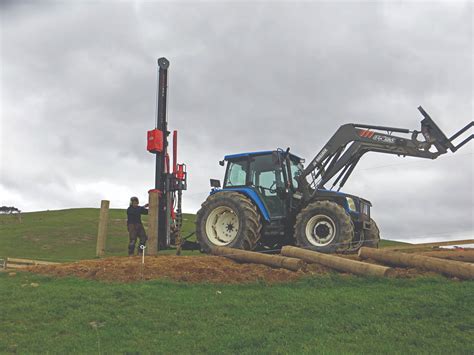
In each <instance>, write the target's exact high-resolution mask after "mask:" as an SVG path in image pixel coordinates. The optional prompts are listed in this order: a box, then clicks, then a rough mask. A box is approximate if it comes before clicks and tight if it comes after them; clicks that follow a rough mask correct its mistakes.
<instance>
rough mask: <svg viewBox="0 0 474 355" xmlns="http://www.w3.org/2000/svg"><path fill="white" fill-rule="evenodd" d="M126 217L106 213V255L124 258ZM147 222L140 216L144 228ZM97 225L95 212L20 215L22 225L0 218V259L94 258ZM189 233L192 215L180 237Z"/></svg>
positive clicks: (113, 211)
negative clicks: (107, 221) (107, 218)
mask: <svg viewBox="0 0 474 355" xmlns="http://www.w3.org/2000/svg"><path fill="white" fill-rule="evenodd" d="M126 217H127V214H126V211H125V210H119V209H111V210H110V211H109V229H108V236H107V245H106V254H107V255H126V254H127V245H128V232H127V223H126ZM147 218H148V216H142V221H143V223H144V225H145V226H146V224H147ZM98 224H99V209H96V208H80V209H68V210H59V211H43V212H31V213H23V214H22V219H21V223H19V221H18V219H17V217H16V216H15V215H0V257H5V256H9V257H19V258H22V257H24V258H30V259H40V260H50V261H75V260H80V259H92V258H95V248H96V242H97V239H96V238H97V227H98ZM192 230H194V215H192V214H185V215H184V216H183V235H187V234H188V233H190V232H191V231H192ZM170 252H171V251H170ZM196 253H197V252H195V254H196Z"/></svg>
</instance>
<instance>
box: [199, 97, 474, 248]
mask: <svg viewBox="0 0 474 355" xmlns="http://www.w3.org/2000/svg"><path fill="white" fill-rule="evenodd" d="M418 110H419V111H420V113H421V114H422V115H423V119H422V121H421V130H420V131H417V130H409V129H405V128H396V127H384V126H372V125H364V124H353V123H350V124H345V125H342V126H341V127H340V128H339V129H338V130H337V131H336V133H335V134H334V135H333V136H332V138H331V139H330V140H329V141H328V142H327V143H326V144H325V145H324V147H323V148H322V149H321V150H320V151H319V152H318V154H316V156H315V157H314V159H313V160H312V161H311V162H310V163H309V164H308V165H307V166H306V167H304V165H303V163H304V162H305V161H304V159H302V158H300V157H299V156H297V155H295V154H293V153H292V152H290V149H289V148H287V149H285V150H283V149H276V150H270V151H260V152H250V153H241V154H233V155H227V156H225V157H224V160H222V161H220V164H221V165H222V166H224V165H226V171H225V176H224V181H223V184H222V187H221V184H220V181H219V180H216V179H211V188H212V189H211V192H210V194H209V196H208V197H207V199H206V201H205V202H204V203H203V204H202V206H201V209H200V210H199V211H198V213H197V216H196V237H197V240H198V242H199V245H200V248H201V250H202V251H203V252H210V251H211V250H212V248H213V247H216V246H227V247H232V248H238V249H246V250H262V251H263V250H267V251H269V252H271V251H276V250H278V249H279V248H281V247H282V246H283V245H288V244H290V245H297V246H299V247H302V248H306V249H310V250H315V251H319V252H323V253H334V252H354V251H357V250H358V249H359V248H360V247H362V246H368V247H374V248H377V247H378V244H379V241H380V232H379V229H378V227H377V224H376V222H375V221H374V220H373V219H372V218H371V208H372V204H371V202H370V201H368V200H366V199H364V198H362V197H359V196H354V195H351V194H347V193H344V192H341V191H340V190H341V188H342V187H343V186H344V184H345V183H346V181H347V179H348V178H349V176H350V175H351V173H352V172H353V171H354V168H355V167H356V165H357V163H358V162H359V160H360V158H361V157H362V156H363V155H364V154H365V153H367V152H378V153H385V154H395V155H398V156H403V157H405V156H412V157H419V158H427V159H436V158H437V157H438V156H440V155H442V154H445V153H447V152H448V150H450V151H451V152H455V151H457V150H458V149H459V148H460V147H462V146H463V145H465V144H466V143H467V142H468V141H470V140H471V139H473V138H474V134H471V135H470V136H469V137H467V138H465V139H464V140H463V141H462V142H460V143H459V144H457V145H454V144H453V141H454V140H455V139H457V138H458V137H460V136H461V135H462V134H463V133H465V132H466V131H467V130H468V129H470V128H471V127H473V126H474V122H472V121H471V122H470V123H468V124H467V125H466V126H465V127H464V128H462V129H461V130H459V131H458V132H457V133H456V134H454V135H453V136H452V137H450V138H447V137H446V135H445V134H444V133H443V132H442V131H441V129H440V128H439V127H438V126H437V125H436V123H435V122H434V121H433V119H432V118H431V117H430V116H429V114H428V113H427V112H426V111H425V110H424V109H423V108H422V107H421V106H420V107H418ZM393 133H400V134H405V135H408V136H405V137H404V136H400V134H399V135H394V134H393ZM420 134H421V136H422V137H421V139H418V138H419V136H420ZM329 185H331V186H329Z"/></svg>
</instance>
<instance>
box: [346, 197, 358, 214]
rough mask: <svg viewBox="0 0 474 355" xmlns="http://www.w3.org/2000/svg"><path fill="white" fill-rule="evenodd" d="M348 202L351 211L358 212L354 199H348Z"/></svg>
mask: <svg viewBox="0 0 474 355" xmlns="http://www.w3.org/2000/svg"><path fill="white" fill-rule="evenodd" d="M346 201H347V205H348V206H349V209H350V210H351V211H356V210H357V208H356V204H355V202H354V200H353V199H352V198H350V197H346Z"/></svg>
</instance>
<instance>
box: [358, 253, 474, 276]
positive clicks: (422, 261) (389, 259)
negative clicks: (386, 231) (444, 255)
mask: <svg viewBox="0 0 474 355" xmlns="http://www.w3.org/2000/svg"><path fill="white" fill-rule="evenodd" d="M359 257H360V258H361V259H372V260H376V261H379V262H382V263H384V264H389V265H394V266H404V267H415V268H419V269H422V270H428V271H434V272H437V273H440V274H443V275H447V276H451V277H457V278H460V279H465V280H474V264H471V263H465V262H462V261H454V260H444V259H438V258H433V257H430V256H424V255H415V254H407V253H401V252H399V251H391V250H383V249H374V248H365V247H363V248H361V249H360V250H359Z"/></svg>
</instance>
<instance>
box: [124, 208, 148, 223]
mask: <svg viewBox="0 0 474 355" xmlns="http://www.w3.org/2000/svg"><path fill="white" fill-rule="evenodd" d="M142 214H148V210H147V209H146V208H145V207H141V206H137V207H133V206H130V207H129V208H127V224H138V223H142Z"/></svg>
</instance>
